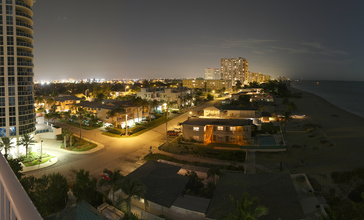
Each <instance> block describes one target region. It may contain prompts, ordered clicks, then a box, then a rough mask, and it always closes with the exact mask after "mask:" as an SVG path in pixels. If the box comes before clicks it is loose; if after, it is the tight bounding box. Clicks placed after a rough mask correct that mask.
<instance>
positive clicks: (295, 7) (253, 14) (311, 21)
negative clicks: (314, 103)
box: [33, 0, 364, 81]
mask: <svg viewBox="0 0 364 220" xmlns="http://www.w3.org/2000/svg"><path fill="white" fill-rule="evenodd" d="M363 9H364V2H363V1H349V2H348V1H313V0H309V1H280V0H278V1H271V0H265V1H242V0H240V1H231V0H223V1H222V0H221V1H213V0H198V1H192V0H184V1H171V0H168V1H167V0H163V1H162V0H153V1H147V0H145V1H138V0H133V1H124V0H118V1H112V0H102V1H101V0H77V1H75V0H62V1H57V0H38V1H36V3H35V4H34V6H33V12H34V17H33V20H34V25H33V27H34V48H35V49H34V55H35V59H34V65H35V68H34V72H35V80H62V79H68V78H76V79H83V78H104V79H123V78H125V79H133V78H192V77H203V76H204V69H205V68H209V67H212V68H216V67H220V59H221V58H231V57H243V58H246V59H247V60H248V61H249V70H250V71H251V72H261V73H263V74H265V75H270V76H271V77H273V78H277V77H278V76H286V77H290V78H295V79H300V78H302V79H305V80H310V79H312V80H361V81H364V73H363V64H362V62H361V61H362V60H363V58H364V57H363V52H362V51H363V49H364V44H363V40H362V39H364V36H363V35H364V30H363V28H362V27H363V26H364V14H363V13H362V11H363Z"/></svg>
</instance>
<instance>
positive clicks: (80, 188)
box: [71, 169, 102, 206]
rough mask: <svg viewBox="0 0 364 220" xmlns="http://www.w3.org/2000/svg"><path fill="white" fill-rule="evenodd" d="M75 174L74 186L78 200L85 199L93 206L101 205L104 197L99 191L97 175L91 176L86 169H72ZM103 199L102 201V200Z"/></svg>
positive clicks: (73, 189)
mask: <svg viewBox="0 0 364 220" xmlns="http://www.w3.org/2000/svg"><path fill="white" fill-rule="evenodd" d="M71 172H72V173H73V174H74V175H75V180H74V183H73V186H72V192H73V195H74V196H75V197H76V198H77V202H80V201H82V200H85V201H86V202H88V203H90V204H91V205H92V206H96V205H99V204H100V203H101V202H102V197H101V198H100V195H99V194H98V192H97V180H96V178H95V177H92V178H91V177H90V172H89V171H85V170H84V169H80V170H78V171H77V170H74V169H73V170H71ZM100 200H101V201H100Z"/></svg>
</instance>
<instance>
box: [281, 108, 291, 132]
mask: <svg viewBox="0 0 364 220" xmlns="http://www.w3.org/2000/svg"><path fill="white" fill-rule="evenodd" d="M283 117H284V119H283V133H286V125H287V121H291V112H290V111H284V112H283Z"/></svg>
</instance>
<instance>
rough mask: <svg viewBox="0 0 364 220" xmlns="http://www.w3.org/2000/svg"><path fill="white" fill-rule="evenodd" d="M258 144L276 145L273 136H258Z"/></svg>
mask: <svg viewBox="0 0 364 220" xmlns="http://www.w3.org/2000/svg"><path fill="white" fill-rule="evenodd" d="M259 145H261V146H262V145H263V146H276V145H277V144H276V141H275V140H274V137H273V136H259Z"/></svg>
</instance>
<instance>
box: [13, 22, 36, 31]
mask: <svg viewBox="0 0 364 220" xmlns="http://www.w3.org/2000/svg"><path fill="white" fill-rule="evenodd" d="M16 26H22V27H27V28H29V29H32V30H33V27H32V25H30V24H26V23H24V22H19V21H16Z"/></svg>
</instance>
